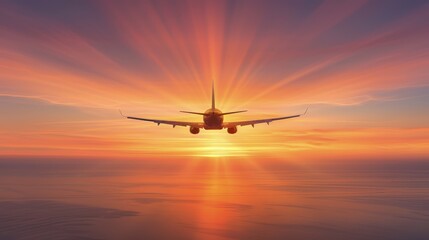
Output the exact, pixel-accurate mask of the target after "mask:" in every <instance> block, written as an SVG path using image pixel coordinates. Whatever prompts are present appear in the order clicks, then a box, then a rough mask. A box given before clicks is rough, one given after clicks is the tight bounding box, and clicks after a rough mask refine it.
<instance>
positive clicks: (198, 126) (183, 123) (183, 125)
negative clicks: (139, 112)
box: [119, 111, 204, 128]
mask: <svg viewBox="0 0 429 240" xmlns="http://www.w3.org/2000/svg"><path fill="white" fill-rule="evenodd" d="M119 112H120V111H119ZM120 113H121V115H122V116H123V117H125V118H128V119H133V120H139V121H147V122H154V123H156V124H158V125H159V124H167V125H172V126H173V127H175V126H182V127H187V126H190V127H196V128H203V127H204V124H203V123H199V122H181V121H169V120H158V119H149V118H139V117H130V116H124V115H123V114H122V112H120Z"/></svg>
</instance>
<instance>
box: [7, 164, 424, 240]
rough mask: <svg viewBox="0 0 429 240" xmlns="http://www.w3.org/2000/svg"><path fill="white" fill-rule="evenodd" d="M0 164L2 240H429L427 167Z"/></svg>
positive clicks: (362, 165)
mask: <svg viewBox="0 0 429 240" xmlns="http://www.w3.org/2000/svg"><path fill="white" fill-rule="evenodd" d="M345 162H347V161H343V162H331V163H317V164H312V163H310V162H306V163H297V162H290V161H281V160H279V161H270V162H268V163H265V161H264V160H257V161H253V160H252V161H250V160H249V161H246V160H245V159H241V160H239V161H236V160H233V159H232V160H231V159H229V160H226V159H221V160H219V159H199V160H192V161H191V160H183V159H182V160H177V161H172V160H169V161H155V160H141V161H136V160H134V161H120V160H115V161H114V160H109V161H102V160H82V159H67V160H64V159H49V160H46V159H3V160H0V239H7V240H13V239H154V240H156V239H176V240H180V239H202V240H210V239H213V240H214V239H219V240H220V239H243V240H244V239H246V240H251V239H264V240H269V239H282V240H283V239H422V240H423V239H425V240H426V239H429V161H406V160H403V161H398V160H395V161H388V160H374V161H362V162H357V161H354V162H353V163H347V164H346V163H345Z"/></svg>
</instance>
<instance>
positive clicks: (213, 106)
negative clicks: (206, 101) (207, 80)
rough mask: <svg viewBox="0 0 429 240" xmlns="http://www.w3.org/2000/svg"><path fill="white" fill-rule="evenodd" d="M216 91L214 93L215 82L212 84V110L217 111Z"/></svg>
mask: <svg viewBox="0 0 429 240" xmlns="http://www.w3.org/2000/svg"><path fill="white" fill-rule="evenodd" d="M215 107H216V105H215V91H214V81H213V82H212V109H215Z"/></svg>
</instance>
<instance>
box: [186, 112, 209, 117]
mask: <svg viewBox="0 0 429 240" xmlns="http://www.w3.org/2000/svg"><path fill="white" fill-rule="evenodd" d="M180 112H182V113H189V114H196V115H203V116H205V115H208V114H206V113H199V112H188V111H180Z"/></svg>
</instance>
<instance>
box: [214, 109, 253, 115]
mask: <svg viewBox="0 0 429 240" xmlns="http://www.w3.org/2000/svg"><path fill="white" fill-rule="evenodd" d="M242 112H247V110H242V111H235V112H226V113H222V114H220V115H228V114H235V113H242Z"/></svg>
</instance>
